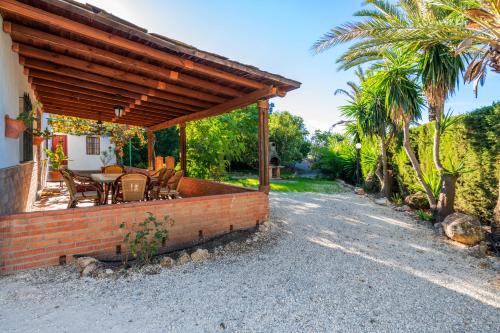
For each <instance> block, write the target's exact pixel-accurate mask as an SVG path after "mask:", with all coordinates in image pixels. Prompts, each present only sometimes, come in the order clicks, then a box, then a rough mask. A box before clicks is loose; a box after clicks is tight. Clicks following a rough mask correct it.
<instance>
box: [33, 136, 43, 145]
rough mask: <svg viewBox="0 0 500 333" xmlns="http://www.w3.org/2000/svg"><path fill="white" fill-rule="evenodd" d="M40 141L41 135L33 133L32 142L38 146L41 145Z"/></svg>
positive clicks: (41, 140)
mask: <svg viewBox="0 0 500 333" xmlns="http://www.w3.org/2000/svg"><path fill="white" fill-rule="evenodd" d="M42 142H43V136H36V135H35V136H34V137H33V144H34V145H37V146H39V145H41V144H42Z"/></svg>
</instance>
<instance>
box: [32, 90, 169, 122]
mask: <svg viewBox="0 0 500 333" xmlns="http://www.w3.org/2000/svg"><path fill="white" fill-rule="evenodd" d="M41 99H42V101H44V102H46V103H49V105H54V104H56V105H65V106H66V105H67V107H70V108H89V109H91V110H95V111H99V112H101V113H106V114H111V115H114V114H115V113H114V108H113V107H111V106H106V105H102V104H97V103H95V102H94V103H91V101H88V100H84V99H71V98H68V97H65V96H58V95H55V94H54V95H47V94H44V95H43V97H42V98H41ZM42 103H43V102H42ZM139 111H143V112H139ZM131 115H132V117H136V116H137V118H138V117H139V116H141V115H142V116H144V117H147V118H148V119H151V120H155V121H161V120H164V119H166V118H171V117H174V116H172V115H169V114H166V113H162V114H158V113H153V112H149V111H148V110H137V112H134V113H133V114H132V113H131Z"/></svg>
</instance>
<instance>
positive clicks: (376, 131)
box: [340, 78, 395, 198]
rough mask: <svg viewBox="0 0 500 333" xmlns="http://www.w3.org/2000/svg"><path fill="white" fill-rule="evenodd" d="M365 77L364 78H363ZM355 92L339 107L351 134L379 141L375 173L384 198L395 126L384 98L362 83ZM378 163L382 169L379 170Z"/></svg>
mask: <svg viewBox="0 0 500 333" xmlns="http://www.w3.org/2000/svg"><path fill="white" fill-rule="evenodd" d="M364 79H366V78H364ZM363 81H364V80H363ZM356 87H357V89H356V91H357V93H356V95H353V96H355V98H354V99H351V100H350V101H349V103H348V104H346V105H343V106H341V107H340V110H341V112H342V115H343V116H345V117H347V118H349V119H351V121H352V125H353V126H351V127H346V131H347V130H349V129H350V132H352V133H351V134H355V135H357V136H358V137H375V138H376V139H377V141H379V143H380V162H379V166H378V167H377V169H376V171H375V175H376V176H377V178H378V179H379V181H380V184H381V189H380V193H381V195H382V196H384V197H386V198H390V196H391V183H392V182H391V175H390V174H389V170H388V162H387V148H388V145H389V143H390V141H391V139H392V137H393V136H394V134H395V126H393V124H392V122H391V119H390V118H389V117H388V113H387V110H386V108H385V103H384V98H383V96H381V95H380V94H378V93H377V92H376V91H374V90H373V89H370V87H368V86H366V85H364V84H363V82H362V85H361V86H356ZM380 165H381V167H382V171H380Z"/></svg>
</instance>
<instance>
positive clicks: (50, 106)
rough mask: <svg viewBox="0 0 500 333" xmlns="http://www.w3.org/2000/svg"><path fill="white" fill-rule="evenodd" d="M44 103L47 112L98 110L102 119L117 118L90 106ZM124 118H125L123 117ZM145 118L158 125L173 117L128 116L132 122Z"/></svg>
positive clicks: (43, 100) (54, 102)
mask: <svg viewBox="0 0 500 333" xmlns="http://www.w3.org/2000/svg"><path fill="white" fill-rule="evenodd" d="M41 100H42V103H43V104H44V109H47V110H53V109H58V110H67V111H72V112H80V113H83V114H85V113H87V112H88V113H93V114H95V113H96V112H95V111H96V110H97V111H98V112H97V114H98V115H100V116H101V117H107V118H106V119H109V120H107V121H112V120H113V119H114V118H115V114H114V113H111V112H108V111H104V110H100V109H96V108H93V107H90V106H85V105H78V104H74V105H71V106H69V105H67V104H64V103H58V102H57V101H54V100H50V99H48V98H45V97H44V98H42V99H41ZM46 112H47V111H46ZM121 118H123V117H121ZM121 118H118V119H121ZM145 118H146V119H147V120H146V121H147V122H150V123H153V124H154V123H156V122H158V119H164V120H165V119H169V118H172V117H168V116H165V117H163V118H155V117H147V115H142V116H141V115H132V114H130V115H128V117H127V119H130V120H137V121H139V122H140V121H143V120H145ZM101 120H104V119H101Z"/></svg>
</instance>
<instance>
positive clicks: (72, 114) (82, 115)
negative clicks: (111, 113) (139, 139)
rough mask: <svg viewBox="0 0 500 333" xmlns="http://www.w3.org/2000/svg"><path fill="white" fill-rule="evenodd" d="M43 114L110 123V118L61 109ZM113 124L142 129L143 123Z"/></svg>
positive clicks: (48, 110)
mask: <svg viewBox="0 0 500 333" xmlns="http://www.w3.org/2000/svg"><path fill="white" fill-rule="evenodd" d="M44 112H45V113H51V114H57V115H61V116H70V117H77V118H82V119H90V120H99V119H100V120H102V121H107V122H111V119H110V118H106V117H102V116H101V117H99V116H97V115H95V114H92V113H90V114H88V113H82V112H75V111H71V110H62V109H56V108H47V109H46V110H44ZM115 122H116V123H120V124H126V125H132V126H138V127H144V123H140V122H137V121H133V120H128V121H125V120H124V119H119V120H118V121H115Z"/></svg>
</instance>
